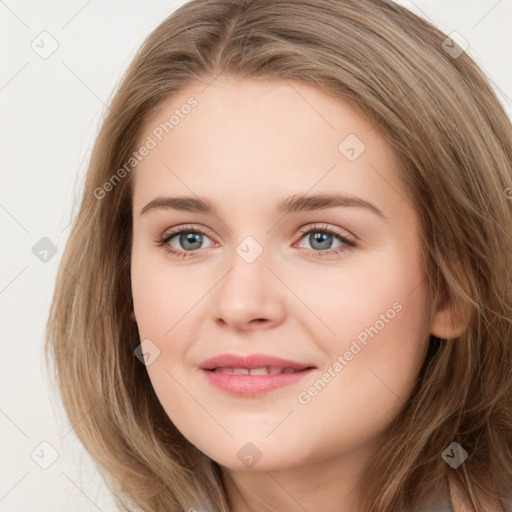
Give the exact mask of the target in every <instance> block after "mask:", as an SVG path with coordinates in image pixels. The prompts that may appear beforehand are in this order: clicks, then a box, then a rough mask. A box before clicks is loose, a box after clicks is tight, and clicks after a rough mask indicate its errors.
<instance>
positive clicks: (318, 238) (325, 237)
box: [309, 231, 332, 249]
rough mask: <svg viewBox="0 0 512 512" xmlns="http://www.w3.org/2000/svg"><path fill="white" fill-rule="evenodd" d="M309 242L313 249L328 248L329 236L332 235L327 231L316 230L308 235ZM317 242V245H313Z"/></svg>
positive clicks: (329, 243)
mask: <svg viewBox="0 0 512 512" xmlns="http://www.w3.org/2000/svg"><path fill="white" fill-rule="evenodd" d="M309 238H310V240H309V243H310V244H311V247H313V249H329V248H330V246H331V242H332V240H331V238H332V235H330V234H329V233H322V232H321V231H317V232H315V233H311V235H309ZM316 243H318V244H319V245H318V246H316V247H315V244H316Z"/></svg>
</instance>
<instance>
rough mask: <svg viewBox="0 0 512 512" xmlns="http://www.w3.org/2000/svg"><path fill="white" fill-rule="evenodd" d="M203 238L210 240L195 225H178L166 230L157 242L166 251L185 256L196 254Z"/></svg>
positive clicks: (181, 256)
mask: <svg viewBox="0 0 512 512" xmlns="http://www.w3.org/2000/svg"><path fill="white" fill-rule="evenodd" d="M204 238H207V239H208V240H211V238H210V237H209V236H208V235H207V234H206V233H205V232H204V231H202V230H201V229H198V228H197V227H191V226H180V227H178V228H173V229H171V230H168V231H166V232H165V233H164V234H163V235H162V237H161V239H160V240H158V242H157V243H158V245H159V246H160V247H162V249H163V250H164V251H165V252H166V253H168V254H174V255H175V256H178V257H180V258H187V257H188V256H194V255H195V254H197V252H198V251H199V249H201V246H202V244H203V241H204ZM176 245H177V246H178V247H176ZM180 247H181V248H182V249H180Z"/></svg>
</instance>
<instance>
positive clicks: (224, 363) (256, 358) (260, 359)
mask: <svg viewBox="0 0 512 512" xmlns="http://www.w3.org/2000/svg"><path fill="white" fill-rule="evenodd" d="M265 367H278V368H293V369H296V370H304V369H306V368H315V366H314V365H312V364H307V363H299V362H297V361H292V360H290V359H283V358H281V357H275V356H270V355H267V354H248V355H238V354H220V355H218V356H214V357H211V358H210V359H207V360H206V361H203V362H202V363H201V364H200V365H199V368H201V369H203V370H214V369H215V368H249V369H251V368H265Z"/></svg>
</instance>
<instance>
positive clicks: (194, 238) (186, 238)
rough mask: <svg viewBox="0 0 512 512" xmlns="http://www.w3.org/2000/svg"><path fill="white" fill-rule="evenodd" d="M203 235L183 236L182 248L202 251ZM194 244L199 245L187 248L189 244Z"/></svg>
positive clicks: (189, 234) (188, 234)
mask: <svg viewBox="0 0 512 512" xmlns="http://www.w3.org/2000/svg"><path fill="white" fill-rule="evenodd" d="M201 236H202V235H201V233H187V234H186V235H181V237H180V238H181V239H180V243H181V244H182V247H183V248H184V249H190V250H195V249H200V248H201V241H202V240H201ZM189 243H190V244H194V243H196V244H197V247H190V246H187V244H189Z"/></svg>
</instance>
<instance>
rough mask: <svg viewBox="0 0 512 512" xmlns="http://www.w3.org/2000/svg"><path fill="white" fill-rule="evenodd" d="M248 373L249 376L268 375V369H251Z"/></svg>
mask: <svg viewBox="0 0 512 512" xmlns="http://www.w3.org/2000/svg"><path fill="white" fill-rule="evenodd" d="M249 372H250V374H251V375H268V368H251V369H250V370H249Z"/></svg>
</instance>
